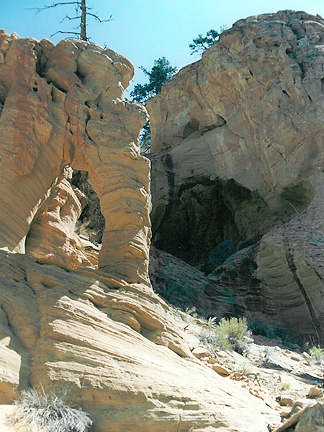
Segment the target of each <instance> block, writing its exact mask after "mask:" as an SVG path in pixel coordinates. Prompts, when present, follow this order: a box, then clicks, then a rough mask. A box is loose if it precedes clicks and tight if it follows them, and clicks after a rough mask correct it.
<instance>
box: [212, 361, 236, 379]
mask: <svg viewBox="0 0 324 432" xmlns="http://www.w3.org/2000/svg"><path fill="white" fill-rule="evenodd" d="M212 369H213V370H214V371H215V372H217V373H218V375H221V376H229V375H230V374H231V372H232V371H230V370H229V369H227V368H226V367H224V366H221V365H220V364H217V363H214V364H213V365H212Z"/></svg>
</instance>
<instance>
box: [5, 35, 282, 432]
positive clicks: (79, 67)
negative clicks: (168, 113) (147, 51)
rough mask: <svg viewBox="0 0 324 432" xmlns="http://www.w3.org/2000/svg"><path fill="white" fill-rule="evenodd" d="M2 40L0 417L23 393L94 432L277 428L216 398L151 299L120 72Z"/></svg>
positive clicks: (204, 371) (80, 51)
mask: <svg viewBox="0 0 324 432" xmlns="http://www.w3.org/2000/svg"><path fill="white" fill-rule="evenodd" d="M0 36H1V38H0V39H1V55H2V58H1V63H0V93H1V102H2V104H3V108H2V113H1V118H0V136H1V146H0V164H1V166H0V176H1V177H0V222H1V223H0V249H3V250H0V336H1V337H0V403H2V404H4V403H7V404H9V403H11V402H12V400H13V399H15V398H16V397H17V395H18V393H19V391H20V390H22V389H26V388H29V387H31V386H33V387H35V388H36V389H39V390H40V389H42V388H43V389H44V391H45V392H46V393H47V392H50V391H54V392H58V393H60V392H61V391H62V392H63V393H65V394H66V397H67V398H68V399H69V400H70V401H71V402H73V403H77V404H79V405H81V406H82V407H83V408H84V409H85V410H86V411H87V412H89V414H90V415H91V416H92V418H93V420H94V425H95V429H96V430H98V431H100V432H108V431H114V432H119V431H120V432H122V431H126V430H127V431H130V432H131V431H134V432H135V431H136V432H137V431H139V430H141V431H147V432H153V431H156V432H164V431H166V430H167V431H170V432H171V431H178V432H180V431H183V432H184V431H187V430H189V429H191V430H196V431H197V432H198V431H202V430H206V431H214V430H215V431H216V430H219V428H222V429H223V430H227V431H229V432H230V431H233V430H238V428H240V431H242V432H245V431H246V432H248V431H249V432H250V431H252V432H254V431H255V432H260V431H262V432H266V431H267V424H268V423H274V422H278V414H277V413H275V412H273V411H272V410H271V409H270V408H269V407H267V406H266V404H265V403H264V401H262V400H260V399H256V398H255V397H253V396H252V395H250V394H249V393H248V392H247V391H246V390H244V389H242V388H241V386H239V385H236V384H235V383H231V382H229V383H227V384H226V391H225V390H224V383H223V381H222V378H221V377H219V376H218V374H217V373H216V372H214V371H213V370H211V369H209V368H208V367H207V366H205V365H202V364H200V362H199V361H198V360H196V359H195V357H194V356H193V355H192V353H191V351H190V344H189V341H188V340H187V338H186V337H185V334H184V331H183V326H184V324H183V322H182V321H181V320H180V319H179V317H177V315H176V314H175V313H174V312H173V311H172V310H171V309H170V308H169V306H168V305H167V304H166V303H165V302H164V301H163V300H162V299H161V298H159V297H158V296H157V295H156V294H154V293H153V290H152V288H151V286H150V283H149V280H148V271H147V267H148V250H149V240H150V222H149V211H150V198H149V162H148V160H146V159H145V158H143V157H141V156H140V154H139V146H138V133H139V129H140V127H141V125H142V124H143V123H144V122H145V121H146V118H147V115H146V111H145V109H144V108H143V107H141V106H140V105H138V104H133V103H130V102H126V101H125V100H124V99H123V91H124V88H125V87H126V86H127V84H128V82H129V79H130V78H131V76H132V66H131V64H130V63H129V62H128V61H127V60H126V59H125V58H123V57H121V56H118V55H117V54H116V53H114V52H113V51H110V50H103V49H102V48H100V47H99V46H97V45H95V44H88V43H84V42H80V41H73V40H70V41H62V42H60V43H59V44H58V45H56V46H54V45H53V44H52V43H51V42H49V41H46V40H43V41H41V42H37V41H36V40H33V39H19V38H18V37H17V36H15V35H12V36H8V35H6V34H5V33H4V32H2V33H1V34H0ZM67 167H74V168H75V169H78V170H82V171H86V172H87V173H88V174H87V176H88V178H89V182H90V184H91V185H92V187H93V189H94V190H95V191H96V193H97V195H98V197H99V198H100V206H101V210H102V213H103V215H104V217H105V231H104V234H103V244H102V248H101V250H100V252H99V250H94V248H92V249H91V250H89V247H90V246H89V244H88V243H89V242H88V243H87V242H85V240H84V239H82V238H81V237H78V236H77V235H76V234H75V230H74V227H75V223H76V221H77V219H78V218H79V216H80V213H81V211H82V208H83V206H84V205H85V197H84V195H83V194H82V193H81V192H80V191H79V190H78V189H76V188H75V187H73V186H72V185H71V183H70V182H69V181H68V177H69V175H68V172H69V168H68V169H67ZM72 183H73V182H72ZM98 249H99V248H98ZM14 252H16V253H14ZM98 253H99V263H98V266H96V254H97V255H98ZM97 267H99V269H97ZM252 406H253V411H252V414H251V407H252ZM238 409H242V414H241V415H240V417H239V418H237V417H236V415H235V413H237V410H238ZM252 423H253V426H252V427H251V424H252Z"/></svg>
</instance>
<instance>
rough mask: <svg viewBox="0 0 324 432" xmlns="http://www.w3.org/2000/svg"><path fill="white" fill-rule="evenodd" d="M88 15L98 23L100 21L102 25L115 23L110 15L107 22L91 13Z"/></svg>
mask: <svg viewBox="0 0 324 432" xmlns="http://www.w3.org/2000/svg"><path fill="white" fill-rule="evenodd" d="M87 15H90V16H92V17H93V18H94V19H95V20H96V21H98V22H100V23H103V22H109V21H113V18H112V15H110V17H109V18H108V19H105V20H103V19H101V18H99V17H98V15H96V14H93V13H90V12H87Z"/></svg>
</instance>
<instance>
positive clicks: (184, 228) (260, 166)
mask: <svg viewBox="0 0 324 432" xmlns="http://www.w3.org/2000/svg"><path fill="white" fill-rule="evenodd" d="M323 37H324V21H323V20H322V18H321V17H319V16H316V17H314V16H311V15H308V14H306V13H304V12H292V11H282V12H278V13H277V14H265V15H260V16H257V17H251V18H248V19H245V20H240V21H238V22H237V23H235V24H234V25H233V27H232V28H231V29H229V30H226V31H224V32H223V33H222V34H221V36H220V40H219V42H217V43H216V44H215V45H214V46H213V47H211V48H210V49H209V50H207V51H206V52H205V53H204V55H203V57H202V59H201V60H199V61H198V62H196V63H194V64H192V65H189V66H187V67H185V68H183V69H182V70H181V71H180V72H179V73H178V74H177V75H175V76H174V77H173V78H172V79H171V80H170V81H169V82H167V83H166V85H165V86H164V87H163V89H162V92H161V95H158V96H156V97H155V98H153V99H152V100H150V101H149V103H148V110H149V113H150V116H151V129H152V154H151V156H150V158H151V160H152V164H153V167H152V179H153V182H152V195H153V212H152V223H153V235H154V237H153V241H154V244H155V245H156V246H157V247H158V248H161V249H163V250H165V251H167V252H170V253H172V254H174V255H176V256H178V257H179V258H181V259H183V260H185V261H186V262H188V263H190V264H195V265H196V264H199V263H201V262H203V261H204V260H205V259H206V258H207V256H208V253H209V252H210V251H211V250H212V249H214V247H215V246H217V244H218V243H220V242H221V241H223V240H230V239H231V240H234V242H235V243H236V244H238V243H240V242H241V241H245V240H247V239H252V238H254V239H260V238H261V236H262V235H263V234H265V233H266V232H268V231H269V229H270V228H271V227H273V226H275V225H277V224H281V223H282V222H284V221H287V220H289V219H290V218H291V217H293V216H295V215H296V214H299V213H300V212H301V211H302V210H303V209H305V208H306V207H307V205H308V204H309V203H310V202H311V200H312V199H313V197H314V195H315V194H316V190H315V188H316V182H315V180H314V179H315V178H317V177H318V176H321V175H322V173H321V170H322V164H323V138H322V137H323V121H322V119H323V102H324V95H323V68H322V65H323V46H324V45H323ZM195 239H196V240H195ZM192 251H195V252H192ZM197 251H201V255H200V256H198V255H199V254H198V253H197ZM204 251H206V252H204ZM204 253H205V254H207V255H206V256H204Z"/></svg>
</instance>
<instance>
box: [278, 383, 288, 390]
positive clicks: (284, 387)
mask: <svg viewBox="0 0 324 432" xmlns="http://www.w3.org/2000/svg"><path fill="white" fill-rule="evenodd" d="M289 388H290V383H287V382H283V383H282V384H281V386H280V391H285V390H288V389H289Z"/></svg>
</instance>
